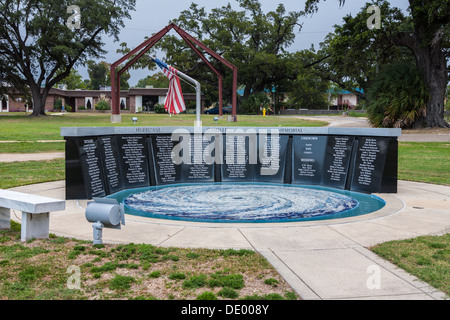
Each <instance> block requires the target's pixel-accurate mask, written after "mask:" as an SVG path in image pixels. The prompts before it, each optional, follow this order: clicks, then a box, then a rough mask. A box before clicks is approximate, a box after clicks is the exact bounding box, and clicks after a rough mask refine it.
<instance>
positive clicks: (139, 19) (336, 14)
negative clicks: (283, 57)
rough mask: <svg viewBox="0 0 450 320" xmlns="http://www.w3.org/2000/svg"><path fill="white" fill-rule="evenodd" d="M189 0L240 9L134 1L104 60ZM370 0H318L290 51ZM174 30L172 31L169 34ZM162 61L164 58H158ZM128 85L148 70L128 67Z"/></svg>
mask: <svg viewBox="0 0 450 320" xmlns="http://www.w3.org/2000/svg"><path fill="white" fill-rule="evenodd" d="M192 2H195V3H197V4H198V5H199V6H200V7H205V9H206V11H207V12H210V10H211V9H212V8H218V7H222V6H224V5H227V4H228V3H231V5H232V6H233V7H234V8H235V9H239V6H238V5H237V2H236V1H235V0H194V1H190V0H166V1H164V0H162V1H161V0H160V1H154V0H137V1H136V10H135V11H133V12H132V13H131V17H132V18H131V19H130V20H126V21H125V25H126V26H125V28H124V29H123V30H122V32H121V34H120V37H119V38H120V41H119V42H114V41H112V40H111V39H108V38H105V39H104V41H105V43H106V44H105V49H106V50H107V51H108V54H107V55H106V56H105V58H104V59H103V60H104V61H106V62H108V63H113V62H115V61H117V60H118V59H119V58H120V55H119V54H117V53H116V50H117V49H118V48H119V44H120V42H126V43H127V44H128V47H129V48H135V47H137V46H138V45H139V44H141V43H142V42H143V41H144V40H145V37H146V36H151V35H152V34H153V33H155V32H158V31H160V30H161V29H162V28H164V27H165V26H167V25H168V24H169V21H170V20H171V19H175V18H178V17H179V15H180V12H181V11H183V10H186V9H188V8H189V7H190V4H191V3H192ZM366 2H369V1H364V0H346V1H345V5H344V6H343V7H342V8H340V7H339V1H338V0H328V1H321V2H320V5H319V11H318V12H317V13H316V14H314V15H313V16H312V17H307V18H301V20H300V21H299V22H303V28H302V30H301V31H300V32H298V29H297V34H296V39H295V43H294V44H293V45H292V46H291V48H290V49H289V51H293V52H294V51H297V50H302V49H308V48H310V47H311V44H314V47H315V48H316V49H318V48H319V43H320V42H322V41H323V39H324V38H325V36H326V35H327V34H328V33H329V32H331V31H333V26H334V25H336V24H338V25H340V24H342V21H343V20H342V18H343V17H344V16H345V15H347V14H352V15H356V14H357V13H358V12H359V11H361V8H362V7H363V6H364V4H365V3H366ZM260 3H261V6H262V10H263V12H265V13H267V12H269V11H273V10H276V8H277V7H278V4H280V3H283V4H284V6H285V8H286V11H287V12H289V11H299V10H302V9H303V8H304V5H305V0H278V1H277V0H260ZM391 4H392V6H396V7H398V8H400V9H403V10H406V9H407V8H408V0H391ZM172 33H175V32H174V31H173V30H172V31H171V32H170V34H172ZM158 58H160V59H162V60H164V57H158ZM78 70H79V72H80V73H81V74H82V76H83V77H84V78H88V76H87V72H86V70H83V68H78ZM130 73H131V79H130V81H129V83H130V85H131V86H135V85H136V84H137V82H138V81H139V79H142V78H145V77H146V76H147V75H150V74H151V72H150V71H149V70H130Z"/></svg>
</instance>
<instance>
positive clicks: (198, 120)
mask: <svg viewBox="0 0 450 320" xmlns="http://www.w3.org/2000/svg"><path fill="white" fill-rule="evenodd" d="M150 58H151V59H152V61H154V62H156V59H155V58H154V57H150ZM177 75H179V76H180V77H182V78H183V79H185V80H187V81H189V82H190V83H192V84H193V85H195V92H196V104H197V117H196V121H195V126H196V127H201V126H202V120H201V114H202V108H201V104H202V91H201V85H200V82H198V81H197V80H195V79H193V78H191V77H190V76H188V75H187V74H185V73H183V72H181V71H179V70H177Z"/></svg>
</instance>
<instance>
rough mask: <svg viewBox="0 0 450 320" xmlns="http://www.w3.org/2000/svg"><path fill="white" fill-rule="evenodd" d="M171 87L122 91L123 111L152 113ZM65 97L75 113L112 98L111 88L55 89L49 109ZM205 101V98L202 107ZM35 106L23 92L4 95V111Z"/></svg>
mask: <svg viewBox="0 0 450 320" xmlns="http://www.w3.org/2000/svg"><path fill="white" fill-rule="evenodd" d="M167 91H168V89H167V88H165V89H159V88H130V89H129V90H126V91H121V93H120V108H121V110H122V112H125V113H127V112H129V113H137V112H152V111H153V110H154V106H155V104H158V103H159V104H164V101H165V98H166V95H167ZM183 96H184V100H185V102H186V104H187V103H188V102H189V101H193V102H194V104H195V101H196V95H195V93H184V94H183ZM58 99H61V101H62V103H63V106H70V109H71V111H72V112H88V111H93V110H94V108H95V105H96V104H97V103H98V102H99V101H100V100H106V101H110V99H111V90H110V89H109V90H108V89H106V90H66V89H64V88H52V89H51V90H50V92H49V95H48V97H47V100H46V104H45V110H46V111H47V112H52V111H54V110H55V103H56V101H57V100H58ZM204 104H205V100H204V97H202V108H204ZM32 108H33V107H32V105H29V104H27V102H26V101H25V100H24V98H22V97H21V96H20V95H15V96H14V99H13V97H12V96H11V95H9V96H7V95H5V96H3V97H1V99H0V112H30V111H31V110H32Z"/></svg>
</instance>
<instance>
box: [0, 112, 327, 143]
mask: <svg viewBox="0 0 450 320" xmlns="http://www.w3.org/2000/svg"><path fill="white" fill-rule="evenodd" d="M132 117H138V123H137V125H138V126H164V127H172V126H173V127H184V126H193V125H194V121H195V115H193V114H182V115H176V116H172V117H169V116H168V115H166V114H137V115H136V114H133V115H131V114H123V115H122V122H121V123H118V124H111V116H110V114H76V113H68V114H65V115H64V116H57V115H49V116H47V117H38V118H32V117H30V116H28V115H25V114H6V115H0V128H1V130H0V141H39V140H61V139H62V137H61V135H60V129H61V127H106V126H133V125H134V124H133V122H132V121H131V118H132ZM202 125H203V126H205V127H211V126H218V127H227V126H232V127H233V126H234V127H240V126H242V127H259V126H264V127H280V126H281V127H321V126H326V125H327V123H326V122H323V121H315V120H313V119H311V120H302V119H297V118H294V117H275V116H270V117H262V116H246V115H239V116H238V121H237V122H228V121H227V118H226V117H224V118H223V119H221V120H220V121H219V122H218V123H217V125H216V124H215V122H214V116H213V115H202Z"/></svg>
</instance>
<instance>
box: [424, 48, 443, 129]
mask: <svg viewBox="0 0 450 320" xmlns="http://www.w3.org/2000/svg"><path fill="white" fill-rule="evenodd" d="M416 57H417V60H418V64H417V65H418V67H419V70H420V72H421V74H422V77H423V79H424V81H425V83H426V84H427V86H428V90H429V94H430V98H429V100H428V102H427V114H426V118H425V121H426V126H427V127H429V128H433V127H449V124H448V123H446V122H445V120H444V102H445V91H446V88H447V77H448V75H447V65H446V61H445V57H444V54H443V52H442V50H441V47H440V45H436V46H435V47H430V46H423V47H419V48H418V54H417V55H416Z"/></svg>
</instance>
